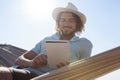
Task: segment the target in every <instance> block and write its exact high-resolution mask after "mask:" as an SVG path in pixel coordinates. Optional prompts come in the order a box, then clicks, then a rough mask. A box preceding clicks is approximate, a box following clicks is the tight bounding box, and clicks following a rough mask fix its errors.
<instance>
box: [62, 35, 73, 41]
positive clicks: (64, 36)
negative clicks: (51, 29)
mask: <svg viewBox="0 0 120 80" xmlns="http://www.w3.org/2000/svg"><path fill="white" fill-rule="evenodd" d="M73 36H74V34H73V35H61V36H60V40H70V39H72V38H73Z"/></svg>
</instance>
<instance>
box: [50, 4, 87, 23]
mask: <svg viewBox="0 0 120 80" xmlns="http://www.w3.org/2000/svg"><path fill="white" fill-rule="evenodd" d="M66 11H67V12H72V13H74V14H76V15H78V16H79V18H80V19H81V21H82V23H83V24H85V22H86V17H85V15H84V14H83V13H81V12H80V11H78V9H77V8H76V6H75V5H73V4H72V3H70V2H69V3H68V5H67V6H66V7H65V8H63V7H58V8H55V9H54V10H53V13H52V17H53V19H54V20H56V19H57V16H58V15H59V13H61V12H66Z"/></svg>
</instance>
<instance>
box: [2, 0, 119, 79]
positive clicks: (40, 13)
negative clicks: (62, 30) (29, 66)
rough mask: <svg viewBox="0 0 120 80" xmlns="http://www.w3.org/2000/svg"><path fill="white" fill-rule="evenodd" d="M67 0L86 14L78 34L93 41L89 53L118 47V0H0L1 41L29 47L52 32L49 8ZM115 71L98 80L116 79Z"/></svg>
mask: <svg viewBox="0 0 120 80" xmlns="http://www.w3.org/2000/svg"><path fill="white" fill-rule="evenodd" d="M68 2H72V3H73V4H75V5H76V7H77V8H78V10H79V11H81V12H83V13H84V14H85V15H86V17H87V22H86V24H85V32H83V33H82V34H81V37H86V38H88V39H89V40H91V42H92V43H93V51H92V55H96V54H99V53H101V52H103V51H106V50H109V49H111V48H114V47H117V46H120V31H119V30H120V27H119V26H120V16H119V14H120V9H119V5H120V1H119V0H42V1H41V0H0V43H1V44H4V43H5V44H11V45H14V46H17V47H20V48H24V49H27V50H30V49H31V48H33V47H34V45H35V44H36V43H37V42H39V41H40V40H41V39H43V38H44V37H45V36H49V35H51V34H53V33H54V32H55V30H54V26H55V22H54V20H53V19H52V16H51V13H52V10H53V9H54V8H56V7H58V6H59V7H65V6H66V5H67V3H68ZM118 74H120V71H119V70H117V71H116V72H114V73H110V74H108V75H106V76H105V77H102V78H99V79H98V80H118V78H119V76H118ZM114 78H116V79H114Z"/></svg>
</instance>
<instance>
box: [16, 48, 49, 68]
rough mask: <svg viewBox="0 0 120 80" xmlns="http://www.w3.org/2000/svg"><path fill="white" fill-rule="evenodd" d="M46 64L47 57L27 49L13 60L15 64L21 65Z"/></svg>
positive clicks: (36, 66) (34, 66) (36, 65)
mask: <svg viewBox="0 0 120 80" xmlns="http://www.w3.org/2000/svg"><path fill="white" fill-rule="evenodd" d="M46 64H47V57H46V55H44V54H40V55H36V53H35V52H33V51H32V50H31V51H28V52H26V53H24V54H23V55H21V56H20V57H18V59H16V61H15V65H19V66H21V67H33V68H38V67H41V66H44V65H46Z"/></svg>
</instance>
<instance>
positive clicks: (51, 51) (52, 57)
mask: <svg viewBox="0 0 120 80" xmlns="http://www.w3.org/2000/svg"><path fill="white" fill-rule="evenodd" d="M46 51H47V61H48V66H49V67H50V68H57V67H56V65H57V64H58V63H61V62H63V63H65V62H70V45H69V41H66V40H58V41H57V40H56V41H52V40H51V41H46Z"/></svg>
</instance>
